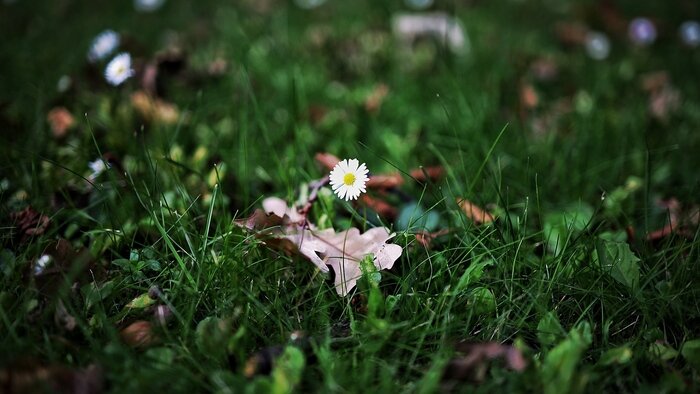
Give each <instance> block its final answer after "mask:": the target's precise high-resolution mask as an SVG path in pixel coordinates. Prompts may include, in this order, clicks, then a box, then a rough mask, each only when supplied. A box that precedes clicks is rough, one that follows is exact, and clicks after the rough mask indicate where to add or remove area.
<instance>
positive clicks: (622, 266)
mask: <svg viewBox="0 0 700 394" xmlns="http://www.w3.org/2000/svg"><path fill="white" fill-rule="evenodd" d="M593 261H594V263H596V264H597V265H598V266H599V267H600V268H601V269H602V270H603V272H605V273H607V274H608V275H610V276H612V277H613V279H615V280H616V281H618V282H620V283H622V284H623V285H625V286H627V287H628V288H630V289H633V290H634V289H637V288H638V287H639V264H638V263H639V258H637V256H635V255H634V253H632V250H630V247H629V245H628V244H626V243H623V242H613V241H608V240H605V239H600V238H599V239H598V242H596V251H595V253H594V254H593Z"/></svg>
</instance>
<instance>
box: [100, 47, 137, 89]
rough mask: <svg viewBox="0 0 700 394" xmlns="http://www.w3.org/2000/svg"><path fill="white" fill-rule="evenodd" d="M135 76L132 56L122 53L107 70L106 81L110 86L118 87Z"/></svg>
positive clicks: (110, 63) (111, 62)
mask: <svg viewBox="0 0 700 394" xmlns="http://www.w3.org/2000/svg"><path fill="white" fill-rule="evenodd" d="M133 75H134V70H133V69H132V68H131V55H129V54H128V53H126V52H122V53H120V54H118V55H117V56H115V57H114V59H112V61H110V62H109V64H107V68H105V79H106V80H107V82H109V83H110V84H112V85H114V86H117V85H120V84H121V83H122V82H124V81H126V80H127V79H129V78H130V77H131V76H133Z"/></svg>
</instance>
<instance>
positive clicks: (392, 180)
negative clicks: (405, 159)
mask: <svg viewBox="0 0 700 394" xmlns="http://www.w3.org/2000/svg"><path fill="white" fill-rule="evenodd" d="M401 185H403V177H401V174H399V173H398V172H395V173H393V174H389V175H371V176H370V177H369V180H367V184H366V185H365V186H366V187H367V188H368V189H393V188H395V187H399V186H401Z"/></svg>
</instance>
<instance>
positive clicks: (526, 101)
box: [520, 84, 540, 110]
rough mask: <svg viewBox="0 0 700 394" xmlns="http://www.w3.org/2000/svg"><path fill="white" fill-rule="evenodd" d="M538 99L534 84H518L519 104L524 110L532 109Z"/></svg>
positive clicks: (537, 102)
mask: <svg viewBox="0 0 700 394" xmlns="http://www.w3.org/2000/svg"><path fill="white" fill-rule="evenodd" d="M539 102H540V99H539V96H538V94H537V91H536V90H535V88H534V86H532V85H530V84H523V85H521V86H520V105H521V106H522V107H523V108H524V109H526V110H533V109H535V108H536V107H537V104H539Z"/></svg>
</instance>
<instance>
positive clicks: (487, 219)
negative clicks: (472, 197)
mask: <svg viewBox="0 0 700 394" xmlns="http://www.w3.org/2000/svg"><path fill="white" fill-rule="evenodd" d="M457 204H458V205H459V207H460V208H461V209H462V211H463V212H464V214H465V215H467V217H468V218H469V219H471V220H472V221H473V222H474V223H476V224H484V223H491V222H493V220H494V217H493V216H492V215H491V214H490V213H488V212H486V211H484V210H483V209H481V208H479V207H478V206H477V205H475V204H473V203H472V202H470V201H469V200H466V199H459V198H458V199H457Z"/></svg>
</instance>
